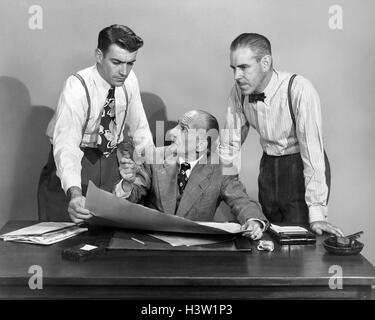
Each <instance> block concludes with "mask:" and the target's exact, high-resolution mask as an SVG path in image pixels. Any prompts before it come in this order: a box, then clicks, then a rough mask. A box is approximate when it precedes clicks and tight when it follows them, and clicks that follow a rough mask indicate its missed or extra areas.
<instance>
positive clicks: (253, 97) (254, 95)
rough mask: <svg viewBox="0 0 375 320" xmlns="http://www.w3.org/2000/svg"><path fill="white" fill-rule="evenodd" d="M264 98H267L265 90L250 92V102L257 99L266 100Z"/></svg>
mask: <svg viewBox="0 0 375 320" xmlns="http://www.w3.org/2000/svg"><path fill="white" fill-rule="evenodd" d="M264 99H266V95H265V94H264V92H262V93H252V94H249V102H250V103H252V102H257V101H262V102H264Z"/></svg>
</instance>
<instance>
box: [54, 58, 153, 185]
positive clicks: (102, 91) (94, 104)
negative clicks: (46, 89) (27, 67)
mask: <svg viewBox="0 0 375 320" xmlns="http://www.w3.org/2000/svg"><path fill="white" fill-rule="evenodd" d="M78 73H79V74H80V75H81V76H82V78H83V79H84V80H85V83H86V85H87V88H88V92H89V96H90V100H91V112H90V118H89V121H88V125H87V128H86V131H85V134H84V135H83V138H82V131H83V127H84V124H85V122H86V119H87V116H88V115H87V111H88V103H87V97H86V92H85V89H84V87H83V85H82V83H81V82H80V81H79V79H77V78H76V77H75V76H70V77H69V78H68V79H67V80H66V82H65V85H64V88H63V90H62V92H61V95H60V98H59V101H58V104H57V108H56V111H55V114H54V116H53V118H52V120H51V121H50V123H49V125H48V128H47V135H48V136H49V137H50V140H51V143H52V144H53V154H54V159H55V163H56V169H57V170H56V173H57V176H58V177H59V178H60V179H61V184H62V188H63V190H64V191H65V192H67V190H68V189H69V188H70V187H72V186H78V187H81V160H82V157H83V151H82V150H81V149H80V147H93V148H95V147H96V143H97V139H98V130H99V125H100V120H101V113H102V110H103V107H104V104H105V101H106V98H107V95H108V90H109V89H110V85H109V84H108V83H107V82H106V81H105V80H104V79H103V78H102V77H101V76H100V74H99V72H98V70H97V67H96V65H94V66H92V67H89V68H86V69H83V70H81V71H79V72H78ZM125 87H126V90H127V93H128V98H129V106H127V105H126V96H125V93H124V90H123V88H122V87H116V90H115V103H116V105H115V108H116V125H117V128H116V130H117V135H116V136H118V134H119V139H118V143H120V142H122V141H123V132H121V133H120V131H121V126H122V124H123V119H124V116H125V110H126V108H127V107H128V108H129V109H128V113H127V116H126V121H125V125H126V127H127V128H128V135H129V137H131V138H134V136H135V135H136V136H137V139H134V142H135V144H137V143H142V145H152V146H153V141H152V134H151V132H150V129H149V125H148V122H147V118H146V115H145V112H144V109H143V105H142V101H141V96H140V91H139V86H138V81H137V78H136V76H135V74H134V72H133V71H131V72H130V73H129V76H128V77H127V79H126V80H125ZM140 137H141V138H140Z"/></svg>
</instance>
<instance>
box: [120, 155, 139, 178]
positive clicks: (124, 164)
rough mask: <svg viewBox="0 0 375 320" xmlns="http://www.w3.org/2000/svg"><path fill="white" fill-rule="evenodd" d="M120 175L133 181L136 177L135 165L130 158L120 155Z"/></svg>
mask: <svg viewBox="0 0 375 320" xmlns="http://www.w3.org/2000/svg"><path fill="white" fill-rule="evenodd" d="M119 170H120V175H121V177H122V179H124V181H126V182H129V183H133V182H134V181H135V178H136V173H137V167H136V164H135V162H134V161H133V160H132V159H129V158H126V157H122V158H121V160H120V166H119Z"/></svg>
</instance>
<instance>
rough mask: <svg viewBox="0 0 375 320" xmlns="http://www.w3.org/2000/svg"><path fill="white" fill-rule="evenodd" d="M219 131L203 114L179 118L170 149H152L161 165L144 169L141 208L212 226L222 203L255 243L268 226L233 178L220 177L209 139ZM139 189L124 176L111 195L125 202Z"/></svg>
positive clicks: (199, 111) (212, 146)
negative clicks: (145, 184)
mask: <svg viewBox="0 0 375 320" xmlns="http://www.w3.org/2000/svg"><path fill="white" fill-rule="evenodd" d="M218 129H219V125H218V123H217V120H216V118H215V117H214V116H212V115H211V114H209V113H207V112H205V111H202V110H192V111H189V112H187V113H185V114H184V115H183V116H182V117H181V118H180V119H179V121H178V124H177V126H176V127H175V128H173V129H171V130H170V132H169V136H170V138H171V140H172V141H173V142H172V144H171V145H170V146H168V147H167V148H166V149H165V148H157V149H156V152H157V151H161V154H162V155H161V156H162V157H163V160H164V161H156V164H151V165H146V169H147V171H148V172H149V176H150V178H151V189H150V190H149V196H148V200H147V201H146V203H147V205H148V206H149V207H151V208H153V209H156V210H159V211H161V212H164V213H166V214H173V215H177V216H180V217H184V218H186V219H191V220H196V221H212V220H213V219H214V215H215V212H216V209H217V207H218V206H219V205H220V202H221V201H222V200H224V201H225V202H226V203H227V204H228V205H229V207H230V208H231V211H232V213H233V214H234V215H235V216H236V218H237V220H238V222H240V223H241V224H242V229H243V231H244V235H245V236H248V237H250V238H252V239H254V240H257V239H260V238H261V237H262V235H263V231H264V230H265V229H266V228H267V225H268V222H267V220H266V218H265V217H264V215H263V214H262V210H261V208H260V206H259V204H258V203H257V202H256V201H254V200H252V199H250V198H249V196H248V195H247V193H246V190H245V187H244V186H243V184H242V183H241V182H240V181H239V179H238V176H237V175H236V176H224V175H223V173H222V167H221V165H220V164H219V161H218V157H216V159H215V153H216V152H215V141H214V140H215V137H217V136H218ZM210 143H211V147H210ZM210 148H211V152H209V149H210ZM133 168H134V165H133V166H132V164H131V163H129V164H128V168H126V170H128V172H129V173H130V171H131V170H132V169H133ZM139 188H140V186H139V185H134V183H132V181H128V180H127V178H126V177H124V179H123V180H122V181H121V182H119V183H118V184H117V185H116V187H115V190H114V193H115V194H116V196H118V197H123V198H128V199H129V194H134V193H135V194H138V195H139V194H140V193H139ZM143 188H144V187H143ZM124 190H126V192H124ZM129 190H131V191H130V193H129ZM134 200H135V199H134V197H133V200H132V201H134Z"/></svg>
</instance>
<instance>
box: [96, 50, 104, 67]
mask: <svg viewBox="0 0 375 320" xmlns="http://www.w3.org/2000/svg"><path fill="white" fill-rule="evenodd" d="M103 58H104V55H103V51H102V50H100V49H99V48H96V49H95V60H96V63H102V60H103Z"/></svg>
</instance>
